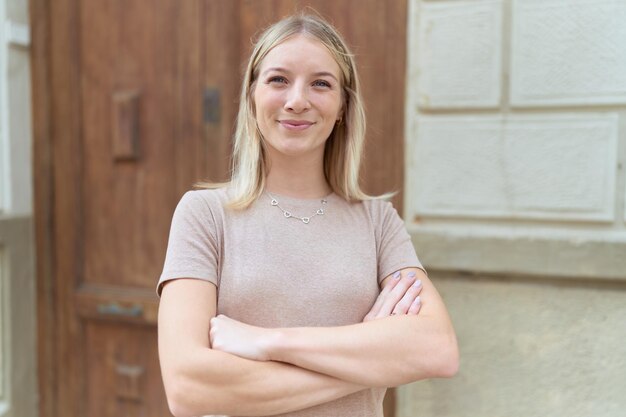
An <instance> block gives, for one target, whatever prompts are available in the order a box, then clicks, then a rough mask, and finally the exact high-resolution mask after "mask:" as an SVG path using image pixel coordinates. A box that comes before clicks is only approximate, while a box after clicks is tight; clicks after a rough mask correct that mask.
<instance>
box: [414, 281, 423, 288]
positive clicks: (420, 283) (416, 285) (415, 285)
mask: <svg viewBox="0 0 626 417" xmlns="http://www.w3.org/2000/svg"><path fill="white" fill-rule="evenodd" d="M413 286H414V287H415V288H419V287H421V286H422V280H421V279H418V280H417V281H415V283H413Z"/></svg>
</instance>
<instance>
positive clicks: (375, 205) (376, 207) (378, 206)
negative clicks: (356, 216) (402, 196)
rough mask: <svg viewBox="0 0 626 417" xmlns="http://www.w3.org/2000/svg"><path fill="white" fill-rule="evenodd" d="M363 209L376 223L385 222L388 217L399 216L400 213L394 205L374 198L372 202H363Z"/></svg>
mask: <svg viewBox="0 0 626 417" xmlns="http://www.w3.org/2000/svg"><path fill="white" fill-rule="evenodd" d="M361 203H362V204H363V207H364V208H365V210H366V211H367V212H368V214H369V215H370V218H371V219H372V221H373V222H374V223H378V222H380V221H383V220H384V219H385V218H386V217H388V216H390V215H391V216H394V215H395V216H397V215H398V212H397V210H396V209H395V208H394V206H393V204H392V203H391V202H390V201H388V200H385V199H383V198H373V199H370V200H363V201H362V202H361Z"/></svg>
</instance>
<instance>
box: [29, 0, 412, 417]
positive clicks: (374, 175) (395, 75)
mask: <svg viewBox="0 0 626 417" xmlns="http://www.w3.org/2000/svg"><path fill="white" fill-rule="evenodd" d="M305 5H311V6H313V7H314V8H315V9H316V10H318V11H319V12H320V13H322V14H323V15H324V16H326V17H328V18H329V19H330V20H331V21H333V22H334V23H335V24H336V25H337V27H338V28H339V29H340V31H342V32H343V33H344V34H345V36H346V38H347V39H348V42H349V43H350V44H351V45H352V46H353V47H354V50H355V52H356V55H357V61H358V64H359V66H360V70H361V74H362V81H363V85H364V93H365V99H366V105H367V110H368V122H369V131H368V132H369V133H368V142H369V143H368V155H369V156H368V158H367V161H366V164H365V169H364V179H365V181H366V184H367V189H368V190H369V191H370V192H382V191H387V190H389V189H400V190H401V188H402V173H403V157H402V150H403V120H404V119H403V104H404V65H405V50H404V49H405V45H406V40H405V26H406V24H405V22H406V4H405V2H404V1H393V2H386V1H382V0H379V1H374V0H371V1H364V0H349V1H342V2H339V1H333V0H319V1H310V2H298V1H287V0H284V1H272V0H257V1H243V0H238V1H235V0H233V1H223V0H185V1H179V0H144V1H128V0H106V1H103V0H55V1H54V2H48V1H46V0H32V3H31V21H32V24H33V27H34V32H33V56H32V59H33V64H34V72H33V88H34V119H35V126H34V129H35V130H34V132H35V181H36V184H35V186H36V222H37V225H36V229H37V250H38V265H37V266H38V294H39V300H38V304H39V316H38V318H39V325H38V326H39V334H40V339H39V340H40V342H39V363H40V375H39V379H40V395H41V415H42V417H53V416H54V417H79V416H81V417H82V416H89V417H112V416H134V415H137V416H139V415H141V416H150V417H151V416H167V415H169V411H168V409H167V404H166V400H165V396H164V393H163V388H162V385H161V377H160V373H159V368H158V360H157V347H156V346H157V345H156V312H157V307H158V300H157V298H156V296H155V293H154V285H155V283H156V279H157V277H158V275H159V273H160V269H161V267H162V265H163V257H164V254H165V249H166V243H167V235H168V230H169V223H170V220H171V215H172V213H173V210H174V207H175V206H176V203H177V201H178V199H179V198H180V196H181V195H182V194H183V193H184V192H185V191H186V190H188V189H189V188H191V186H192V184H193V183H194V182H196V181H198V180H201V179H206V178H210V179H213V180H223V179H225V178H226V177H227V174H228V164H229V154H230V146H231V142H230V137H231V134H232V127H233V123H234V117H235V112H236V108H237V99H238V91H239V80H240V79H241V73H242V67H243V60H244V59H245V57H246V56H247V55H248V53H249V51H250V45H251V43H250V38H251V37H253V35H254V34H255V33H257V32H258V31H259V30H260V29H261V28H263V27H264V26H266V25H267V24H269V23H270V22H272V21H274V20H276V19H277V18H279V17H281V16H283V15H286V14H289V13H291V12H294V11H296V10H300V9H301V8H302V7H304V6H305ZM395 203H396V205H397V207H401V205H400V204H401V196H399V197H398V198H396V201H395ZM387 405H388V407H389V406H391V408H390V409H389V412H392V411H393V410H392V408H393V404H392V403H388V404H387ZM388 415H391V414H388Z"/></svg>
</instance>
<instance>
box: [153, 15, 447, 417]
mask: <svg viewBox="0 0 626 417" xmlns="http://www.w3.org/2000/svg"><path fill="white" fill-rule="evenodd" d="M364 130H365V120H364V113H363V107H362V103H361V98H360V89H359V82H358V78H357V73H356V68H355V64H354V61H353V58H352V56H351V54H350V52H349V51H348V49H347V47H346V45H345V42H344V41H343V39H342V38H341V37H340V36H339V34H338V33H337V32H336V31H335V30H334V28H332V27H331V26H330V25H329V24H328V23H326V22H325V21H323V20H322V19H320V18H318V17H314V16H306V15H304V16H292V17H289V18H286V19H283V20H281V21H279V22H278V23H276V24H274V25H273V26H271V27H270V28H269V29H267V30H266V31H265V32H264V33H263V35H262V36H261V37H260V39H259V40H258V42H257V44H256V46H255V48H254V50H253V52H252V55H251V57H250V60H249V63H248V67H247V70H246V73H245V76H244V80H243V86H242V92H241V102H240V108H239V117H238V120H237V130H236V134H235V146H234V155H233V161H234V164H233V174H232V178H231V181H230V182H229V183H227V184H216V185H209V186H208V187H207V188H205V189H202V190H197V191H191V192H188V193H187V194H185V196H184V197H183V198H182V200H181V202H180V203H179V205H178V207H177V209H176V212H175V214H174V218H173V220H172V227H171V232H170V239H169V244H168V250H167V256H166V261H165V266H164V270H163V273H162V275H161V277H160V280H159V283H158V289H157V292H158V293H159V294H160V296H161V304H160V309H159V354H160V360H161V369H162V375H163V380H164V384H165V390H166V393H167V399H168V403H169V405H170V409H171V411H172V413H173V414H174V415H175V416H177V417H184V416H198V415H205V414H219V415H237V416H264V415H275V414H281V415H285V416H299V417H302V416H310V417H313V416H315V417H323V416H327V417H331V416H332V417H337V416H342V417H350V416H354V417H357V416H358V417H366V416H372V417H373V416H377V417H380V416H382V400H383V396H384V393H385V389H386V387H392V386H397V385H400V384H404V383H408V382H412V381H417V380H420V379H424V378H432V377H447V376H452V375H453V374H454V373H455V372H456V370H457V367H458V350H457V344H456V339H455V334H454V330H453V328H452V325H451V323H450V320H449V317H448V314H447V312H446V309H445V306H444V304H443V302H442V300H441V298H440V296H439V295H438V293H437V291H436V290H435V288H434V287H433V285H432V283H431V281H430V280H429V279H428V277H427V275H426V273H425V272H424V270H423V268H422V266H421V264H420V262H419V261H418V259H417V256H416V255H415V251H414V249H413V246H412V244H411V241H410V238H409V235H408V233H407V232H406V229H405V227H404V224H403V222H402V220H401V219H400V218H399V216H398V214H397V212H396V211H395V210H394V209H393V207H392V206H391V204H390V203H388V202H386V201H384V200H383V199H381V198H373V197H370V196H368V195H366V194H364V193H363V192H362V191H361V189H360V187H359V182H358V171H359V165H360V159H361V149H362V145H363V141H364ZM418 313H419V314H418Z"/></svg>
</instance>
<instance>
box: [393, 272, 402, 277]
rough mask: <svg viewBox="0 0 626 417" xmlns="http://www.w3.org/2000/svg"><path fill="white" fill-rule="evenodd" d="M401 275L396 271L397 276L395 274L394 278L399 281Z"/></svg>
mask: <svg viewBox="0 0 626 417" xmlns="http://www.w3.org/2000/svg"><path fill="white" fill-rule="evenodd" d="M400 275H401V274H400V271H396V272H395V274H393V277H394V278H395V279H398V278H400Z"/></svg>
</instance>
